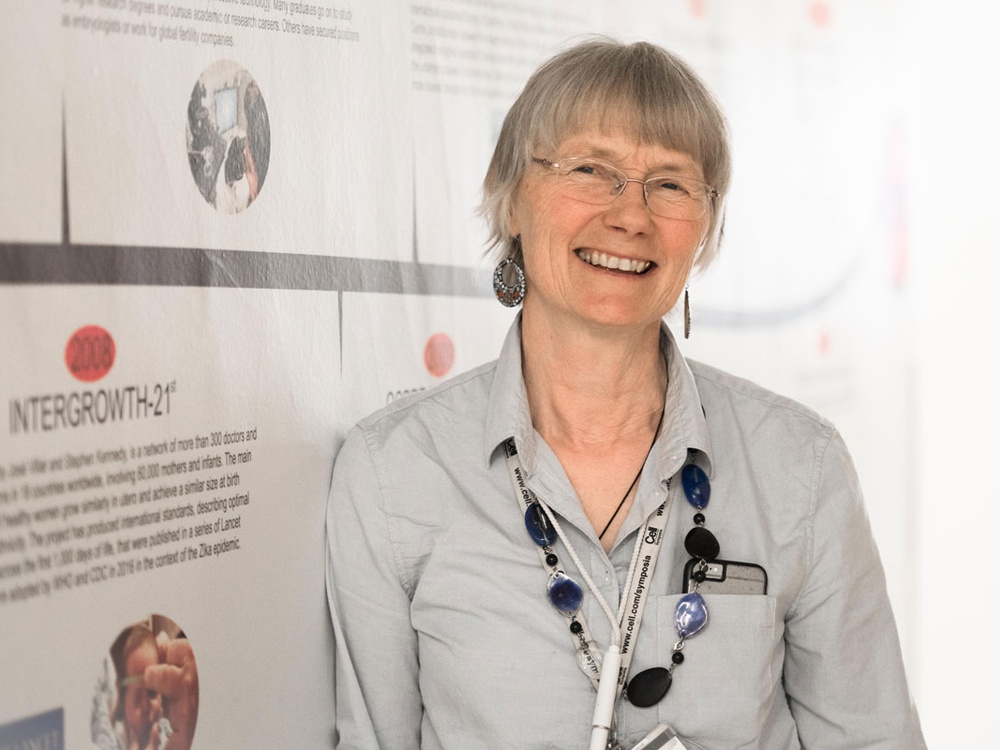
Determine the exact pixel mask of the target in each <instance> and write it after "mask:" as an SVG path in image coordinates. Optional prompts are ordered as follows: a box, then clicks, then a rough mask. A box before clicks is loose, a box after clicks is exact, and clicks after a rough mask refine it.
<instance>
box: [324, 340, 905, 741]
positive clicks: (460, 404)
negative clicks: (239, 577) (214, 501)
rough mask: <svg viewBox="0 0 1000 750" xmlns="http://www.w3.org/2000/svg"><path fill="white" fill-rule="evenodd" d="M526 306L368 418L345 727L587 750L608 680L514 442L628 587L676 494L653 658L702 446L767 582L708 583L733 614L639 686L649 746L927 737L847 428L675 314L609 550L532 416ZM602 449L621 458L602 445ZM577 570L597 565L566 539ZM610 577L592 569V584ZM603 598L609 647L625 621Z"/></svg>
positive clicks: (640, 724) (357, 431) (345, 610)
mask: <svg viewBox="0 0 1000 750" xmlns="http://www.w3.org/2000/svg"><path fill="white" fill-rule="evenodd" d="M520 343H521V342H520V326H519V321H518V322H515V324H514V325H513V326H512V328H511V331H510V333H509V334H508V336H507V340H506V342H505V343H504V346H503V350H502V352H501V355H500V358H499V359H498V360H497V361H496V362H494V363H491V364H488V365H485V366H483V367H480V368H478V369H476V370H473V371H471V372H469V373H466V374H464V375H461V376H459V377H456V378H454V379H452V380H450V381H448V382H447V383H444V384H442V385H441V386H439V387H437V388H435V389H433V390H430V391H426V392H423V393H421V394H419V395H417V396H416V397H413V398H409V399H405V400H400V401H397V402H394V403H393V404H391V405H390V406H388V407H386V408H385V409H382V410H381V411H379V412H377V413H375V414H373V415H372V416H370V417H368V418H367V419H365V420H363V421H362V422H361V423H359V424H358V426H357V427H356V428H354V429H353V430H352V431H351V433H350V434H349V436H348V438H347V440H346V442H345V444H344V446H343V448H342V450H341V452H340V454H339V456H338V458H337V463H336V466H335V469H334V475H333V484H332V487H331V490H330V501H329V508H328V512H327V535H328V562H327V591H328V597H329V605H330V611H331V615H332V619H333V627H334V635H335V640H336V707H335V708H336V723H337V733H338V736H339V743H340V744H339V747H344V748H385V749H394V748H418V747H419V748H453V749H455V750H471V749H472V748H517V749H521V748H570V749H573V750H575V749H577V748H585V747H587V743H588V741H589V736H590V722H591V717H592V712H593V706H594V697H595V694H594V692H593V689H592V687H591V684H590V682H589V681H588V680H587V678H586V677H585V676H584V674H583V673H582V672H581V671H580V669H579V667H578V666H577V659H576V656H575V653H574V647H573V643H572V639H571V635H570V633H569V632H568V630H567V628H566V621H565V620H564V619H563V617H562V616H561V615H559V614H558V613H557V612H556V611H555V610H554V609H553V608H552V607H551V605H550V604H549V603H548V600H547V598H546V580H547V579H546V574H545V572H544V571H543V569H542V567H541V565H540V564H539V560H538V556H537V552H536V549H535V546H534V544H533V543H532V541H531V540H530V538H529V537H528V534H527V532H526V530H525V526H524V520H523V516H522V512H521V510H520V508H519V506H518V503H517V499H516V496H515V494H514V488H513V487H512V485H511V480H510V477H509V474H508V470H507V466H506V463H505V457H504V451H503V446H502V442H503V441H504V440H505V439H507V438H509V437H511V436H513V437H514V439H515V441H516V443H517V446H518V450H519V452H520V459H521V462H522V465H523V469H524V472H525V475H526V479H527V483H528V486H529V487H531V489H532V490H533V491H534V492H535V494H536V495H537V496H538V497H540V498H543V499H544V500H546V501H547V502H548V504H549V505H550V506H551V508H552V509H553V510H554V511H555V512H556V513H557V514H558V516H559V518H560V521H561V522H562V527H563V530H564V532H565V533H566V534H567V535H568V537H569V539H570V543H571V544H572V545H573V546H574V548H575V549H576V551H577V552H578V554H579V556H580V559H581V562H582V563H583V564H584V565H585V566H586V567H587V568H588V569H589V573H590V575H591V577H592V578H593V580H594V583H595V584H596V586H597V587H599V589H600V590H601V592H602V594H603V596H604V598H605V599H606V600H607V601H608V602H609V603H611V606H612V607H613V608H615V607H616V606H617V603H618V601H619V597H620V596H622V595H623V592H622V588H623V586H624V579H625V576H626V573H627V570H628V567H629V560H630V555H631V552H632V548H633V544H634V541H635V538H636V536H637V530H638V529H639V528H640V527H641V526H642V524H643V522H644V520H645V519H646V517H647V516H649V515H650V514H651V513H652V512H653V511H654V510H655V509H656V508H657V507H658V506H659V505H660V504H661V503H662V502H664V500H665V499H668V496H669V505H670V507H669V517H668V521H667V527H666V530H665V533H664V541H663V548H662V551H661V554H660V560H659V564H658V567H657V569H656V573H655V576H654V578H653V579H652V581H651V582H650V584H649V594H648V596H649V598H648V604H647V607H646V613H645V618H644V620H643V621H642V626H641V629H640V631H639V634H638V637H637V640H636V641H635V643H634V646H633V648H634V659H633V662H632V668H631V674H633V675H634V674H637V673H638V672H639V671H641V670H644V669H647V668H650V667H654V666H669V664H670V655H671V649H672V646H673V644H674V642H675V641H676V640H677V633H676V630H675V629H674V624H673V616H674V606H675V604H676V602H677V600H678V598H679V596H680V593H681V589H682V583H683V582H682V570H683V567H684V564H685V562H686V561H687V559H688V557H689V556H688V555H687V553H686V552H685V551H684V546H683V540H684V536H685V535H686V533H687V532H688V530H689V529H690V528H691V526H692V520H691V519H692V515H693V512H694V511H693V510H692V509H691V507H690V506H689V505H688V503H687V502H686V501H685V500H684V497H683V493H681V492H679V491H678V485H680V482H679V481H675V482H673V483H672V485H673V489H670V490H668V488H667V483H668V482H667V480H668V479H670V478H671V477H673V476H675V475H676V474H677V473H678V472H679V470H680V469H681V467H682V466H683V464H684V463H685V461H686V460H687V459H688V455H689V452H690V453H691V455H692V456H693V457H696V458H697V459H698V461H699V463H701V465H703V466H704V467H706V468H707V470H708V472H709V476H710V477H711V482H712V496H711V502H710V504H709V506H708V507H707V509H706V510H705V515H706V517H707V521H706V524H705V525H706V527H707V528H709V529H710V530H711V531H712V532H713V533H714V534H715V535H716V537H717V538H718V539H719V542H720V544H721V546H722V554H721V557H722V558H723V559H726V560H739V561H742V562H750V563H756V564H758V565H761V566H763V567H764V568H765V570H766V571H767V576H768V591H767V595H735V594H729V595H721V594H715V595H713V594H706V595H705V600H706V602H707V604H708V609H709V621H708V625H707V626H706V628H705V629H704V630H703V631H702V632H701V633H699V634H698V635H697V636H695V637H693V638H691V639H690V640H689V641H688V642H687V643H686V645H685V648H684V654H685V656H686V659H685V661H684V663H683V664H682V665H680V666H679V667H678V668H677V670H676V672H675V673H674V683H673V686H672V687H671V689H670V692H669V693H668V694H667V696H666V697H665V698H664V699H663V700H662V701H660V703H659V704H657V705H656V706H654V707H650V708H637V707H634V706H632V705H630V704H628V703H627V702H624V701H623V702H622V703H621V704H620V705H619V708H618V736H619V739H620V740H621V741H622V742H623V744H624V745H625V747H630V746H631V745H632V744H634V743H635V742H636V741H638V739H640V738H641V737H642V736H643V735H644V734H645V733H646V732H647V731H648V730H650V729H651V728H652V727H653V726H655V725H656V724H657V723H659V722H666V723H668V724H670V725H671V726H672V727H673V728H674V730H675V731H676V732H677V733H678V734H679V736H680V737H681V738H682V740H683V742H684V744H685V746H686V747H687V748H689V750H695V749H696V748H702V749H703V750H709V749H710V748H711V749H715V748H718V749H719V750H723V749H724V750H734V749H735V748H744V749H749V748H761V749H763V750H771V749H772V748H845V749H846V748H851V750H857V749H858V748H871V749H875V748H879V749H880V750H889V749H890V748H894V749H895V748H898V749H899V750H904V749H905V750H915V749H919V748H924V747H925V745H924V741H923V738H922V736H921V733H920V727H919V723H918V720H917V716H916V712H915V710H914V708H913V706H912V703H911V699H910V696H909V693H908V691H907V686H906V680H905V677H904V674H903V666H902V660H901V656H900V649H899V643H898V639H897V635H896V628H895V624H894V622H893V617H892V612H891V610H890V607H889V602H888V599H887V596H886V589H885V580H884V575H883V571H882V566H881V563H880V562H879V558H878V553H877V551H876V549H875V544H874V541H873V539H872V535H871V531H870V528H869V524H868V520H867V516H866V514H865V510H864V506H863V502H862V499H861V491H860V489H859V487H858V482H857V478H856V476H855V472H854V469H853V467H852V465H851V461H850V458H849V456H848V454H847V450H846V448H845V447H844V444H843V442H842V440H841V438H840V436H839V435H838V433H837V432H836V430H835V429H834V428H833V427H832V426H831V425H830V424H829V423H827V422H826V421H824V420H823V419H821V418H820V417H818V416H817V415H815V414H814V413H813V412H811V411H810V410H808V409H806V408H805V407H803V406H801V405H799V404H796V403H794V402H792V401H789V400H788V399H785V398H782V397H780V396H776V395H775V394H773V393H770V392H768V391H765V390H763V389H761V388H759V387H758V386H755V385H753V384H752V383H749V382H747V381H745V380H741V379H739V378H736V377H733V376H731V375H728V374H726V373H723V372H720V371H718V370H714V369H712V368H710V367H707V366H705V365H702V364H699V363H696V362H687V361H686V360H685V359H684V358H683V357H682V356H681V354H680V352H679V351H678V349H677V348H676V346H675V344H674V342H673V339H672V338H671V335H670V332H669V331H668V330H667V329H666V327H664V328H663V334H662V336H661V346H662V348H663V350H664V354H665V357H666V361H667V363H668V375H669V386H668V389H667V394H666V407H665V413H664V418H663V428H662V431H661V434H660V437H659V439H658V440H657V442H656V444H655V445H654V447H653V450H652V452H651V454H650V456H649V458H648V459H647V461H646V465H645V467H644V468H643V470H642V475H641V478H640V482H639V487H638V494H637V496H636V500H635V502H634V504H633V506H632V508H631V510H630V512H629V514H628V516H627V518H626V520H625V523H624V526H623V527H622V530H621V532H620V534H619V538H618V540H617V541H616V543H615V546H614V548H613V549H612V551H611V554H610V555H607V554H605V552H604V550H603V548H602V547H601V544H600V543H599V542H598V539H597V536H596V534H595V532H594V529H593V527H592V526H591V525H590V524H589V522H588V521H587V518H586V516H585V515H584V513H583V510H582V508H581V506H580V503H579V500H578V499H577V497H576V494H575V493H574V491H573V488H572V486H571V484H570V482H569V480H568V479H567V477H566V474H565V472H564V471H563V469H562V466H561V465H560V464H559V461H558V459H557V458H556V456H555V454H554V453H553V452H552V450H551V449H550V448H549V447H548V446H547V445H546V443H545V441H544V440H543V439H542V438H541V436H540V435H538V433H536V432H535V431H534V429H533V427H532V422H531V415H530V413H529V411H528V399H527V395H526V393H525V387H524V381H523V379H522V376H521V346H520ZM594 460H595V461H600V460H601V456H594ZM556 551H557V552H560V553H561V554H560V559H561V562H562V564H563V565H564V566H565V567H566V570H567V572H568V573H569V574H570V575H571V576H573V577H574V578H576V579H577V580H579V581H582V578H581V576H580V575H579V573H578V571H576V569H575V566H574V565H573V563H572V562H571V561H570V559H569V556H568V555H566V554H563V553H564V550H563V548H562V542H558V543H557V545H556ZM585 591H586V589H585ZM583 610H584V613H585V615H586V617H587V619H588V621H589V624H590V627H591V630H592V632H593V635H594V637H595V638H596V640H597V641H598V644H599V646H600V648H601V650H603V649H605V648H606V647H607V645H608V643H609V639H610V637H611V635H610V625H609V623H608V621H607V619H606V618H605V616H604V615H603V613H602V612H601V610H600V609H599V605H598V604H597V602H596V600H595V597H594V596H592V595H590V593H589V592H586V593H585V597H584V604H583Z"/></svg>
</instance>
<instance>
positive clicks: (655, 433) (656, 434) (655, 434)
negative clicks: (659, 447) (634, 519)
mask: <svg viewBox="0 0 1000 750" xmlns="http://www.w3.org/2000/svg"><path fill="white" fill-rule="evenodd" d="M666 410H667V407H666V404H664V406H663V408H662V409H660V418H659V419H658V420H657V422H656V429H655V430H653V441H652V442H651V443H650V444H649V450H647V451H646V455H645V457H644V458H643V459H642V463H641V464H639V471H637V472H636V473H635V479H633V480H632V484H630V485H629V486H628V489H627V490H625V495H624V496H623V497H622V499H621V502H620V503H618V507H617V508H615V512H614V513H612V514H611V518H609V519H608V522H607V524H605V526H604V530H603V531H601V533H600V534H598V535H597V538H598V540H601V539H603V538H604V535H605V534H607V533H608V529H610V528H611V522H612V521H614V520H615V517H616V516H617V515H618V511H620V510H621V509H622V506H623V505H625V501H626V500H627V499H628V496H629V493H631V492H632V488H633V487H635V485H636V482H638V481H639V477H640V475H641V474H642V469H643V467H644V466H645V465H646V461H647V460H649V454H650V453H652V452H653V446H654V445H656V438H657V437H659V435H660V427H662V426H663V413H664V412H665V411H666Z"/></svg>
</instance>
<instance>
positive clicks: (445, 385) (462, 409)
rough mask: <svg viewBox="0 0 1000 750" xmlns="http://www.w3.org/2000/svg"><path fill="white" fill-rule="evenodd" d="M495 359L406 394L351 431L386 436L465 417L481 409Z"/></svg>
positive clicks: (375, 412)
mask: <svg viewBox="0 0 1000 750" xmlns="http://www.w3.org/2000/svg"><path fill="white" fill-rule="evenodd" d="M496 364H497V363H496V360H493V361H492V362H487V363H485V364H482V365H479V366H478V367H475V368H473V369H471V370H467V371H465V372H463V373H460V374H458V375H455V376H453V377H451V378H448V379H447V380H445V381H443V382H441V383H438V384H437V385H434V386H431V387H429V388H421V389H419V390H416V391H413V392H411V393H407V394H405V395H402V396H400V397H399V398H396V399H394V400H393V401H392V402H391V403H388V404H386V405H385V406H383V407H381V408H380V409H377V410H376V411H374V412H372V413H371V414H369V415H368V416H367V417H364V418H363V419H361V420H360V421H359V422H358V423H357V425H356V426H355V431H360V432H363V433H386V432H390V431H392V430H394V429H396V428H398V427H400V426H402V425H407V424H410V425H417V424H420V423H431V424H432V425H434V424H436V423H437V422H438V421H439V420H442V419H448V420H449V421H454V420H455V418H456V413H457V414H458V415H465V416H467V417H469V418H471V417H472V415H473V414H474V413H475V412H476V411H477V410H485V408H486V404H487V403H488V401H489V395H490V387H491V386H492V383H493V374H494V371H495V370H496Z"/></svg>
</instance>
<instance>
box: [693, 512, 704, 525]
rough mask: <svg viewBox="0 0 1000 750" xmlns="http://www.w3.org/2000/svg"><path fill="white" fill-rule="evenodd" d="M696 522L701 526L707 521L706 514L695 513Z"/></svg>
mask: <svg viewBox="0 0 1000 750" xmlns="http://www.w3.org/2000/svg"><path fill="white" fill-rule="evenodd" d="M694 522H695V523H696V524H698V525H699V526H701V525H702V524H703V523H705V514H704V513H695V514H694Z"/></svg>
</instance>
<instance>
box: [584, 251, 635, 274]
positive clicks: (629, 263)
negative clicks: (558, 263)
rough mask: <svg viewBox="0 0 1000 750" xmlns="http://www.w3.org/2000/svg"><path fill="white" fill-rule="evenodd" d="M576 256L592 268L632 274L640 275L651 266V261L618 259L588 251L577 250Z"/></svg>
mask: <svg viewBox="0 0 1000 750" xmlns="http://www.w3.org/2000/svg"><path fill="white" fill-rule="evenodd" d="M577 255H578V256H579V257H580V259H581V260H585V261H587V262H588V263H589V264H590V265H592V266H598V267H600V268H611V269H617V270H619V271H629V272H631V273H634V274H640V273H642V272H643V271H645V270H646V269H647V268H649V267H650V266H651V265H653V263H652V261H648V260H631V259H629V258H619V257H617V256H615V255H608V254H607V253H592V252H590V251H589V250H579V251H577Z"/></svg>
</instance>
